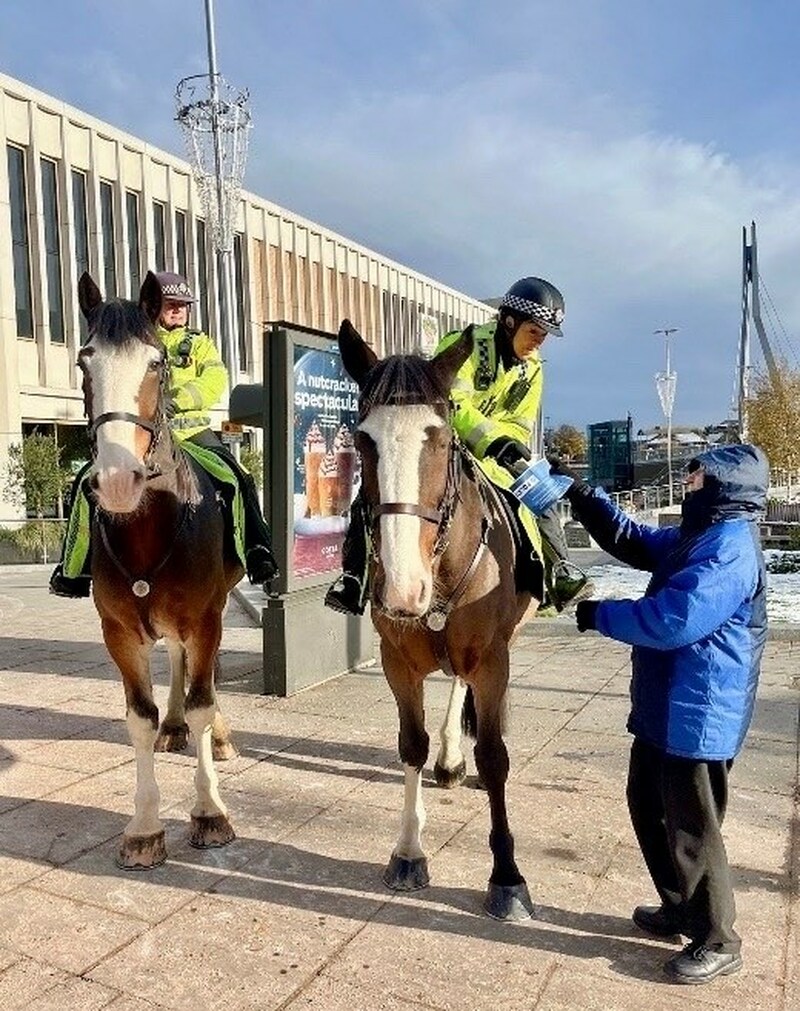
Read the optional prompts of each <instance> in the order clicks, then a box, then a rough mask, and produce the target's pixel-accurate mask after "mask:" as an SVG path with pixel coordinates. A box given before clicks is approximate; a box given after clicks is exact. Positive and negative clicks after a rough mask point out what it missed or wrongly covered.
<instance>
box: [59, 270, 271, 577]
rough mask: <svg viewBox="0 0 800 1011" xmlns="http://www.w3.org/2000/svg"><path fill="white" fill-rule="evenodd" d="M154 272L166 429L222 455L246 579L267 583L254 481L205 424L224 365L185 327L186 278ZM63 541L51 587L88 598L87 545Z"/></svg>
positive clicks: (222, 384) (267, 554)
mask: <svg viewBox="0 0 800 1011" xmlns="http://www.w3.org/2000/svg"><path fill="white" fill-rule="evenodd" d="M156 277H157V278H158V282H159V284H160V285H161V293H162V296H163V302H162V306H161V315H160V317H159V320H158V327H157V333H158V337H159V340H160V341H161V342H162V344H163V345H164V349H165V350H166V353H167V360H168V361H169V365H170V393H169V401H168V403H167V405H166V413H167V417H168V418H169V427H170V430H171V432H172V435H173V437H174V438H175V439H176V440H177V442H178V443H181V442H185V441H190V442H193V443H195V444H196V445H199V446H203V447H205V448H206V449H208V450H210V451H211V452H213V453H214V454H216V455H217V456H219V457H221V458H222V459H223V460H224V461H225V463H226V464H228V466H229V467H230V468H231V470H232V471H233V472H234V474H235V475H236V478H237V480H238V482H239V488H240V490H241V494H242V503H243V505H244V545H245V563H246V566H247V575H248V578H249V579H250V582H251V583H269V582H270V581H271V580H272V579H274V578H275V576H276V574H277V572H278V565H277V562H276V560H275V557H274V555H273V553H272V539H271V536H270V531H269V527H268V526H267V524H266V522H265V521H264V517H263V514H262V512H261V505H260V503H259V501H258V495H257V493H256V486H255V482H254V481H253V478H252V476H251V475H250V474H249V473H248V472H247V471H246V470H244V469H243V468H242V466H241V465H240V464H239V462H238V461H237V460H236V458H235V457H234V456H233V454H232V453H231V452H230V451H229V450H228V449H227V448H226V447H225V446H224V445H223V443H222V442H221V441H220V440H219V439H218V438H217V436H216V435H215V434H214V432H213V431H212V430H211V428H210V425H211V416H210V414H209V411H210V410H211V408H212V407H214V405H215V404H217V403H218V402H219V400H220V398H221V397H222V395H223V394H224V392H225V389H226V387H227V385H228V370H227V369H226V368H225V365H224V364H223V362H222V360H221V358H220V356H219V352H218V351H217V349H216V347H215V346H214V342H213V341H212V340H211V338H210V337H209V336H208V334H205V333H203V332H202V331H200V330H194V329H190V328H189V325H188V324H189V312H190V308H191V306H192V305H193V304H194V302H195V298H194V296H193V294H192V291H191V289H190V288H189V285H188V283H187V281H186V278H184V277H182V276H181V275H180V274H175V273H172V272H168V271H163V272H161V273H158V274H156ZM90 466H91V465H87V466H86V467H84V468H83V470H81V471H80V473H79V474H78V475H77V477H76V479H75V482H74V484H73V488H72V501H73V502H75V501H76V497H77V496H78V495H81V494H85V492H84V491H83V479H84V477H85V475H86V473H87V471H88V470H89V467H90ZM76 514H77V510H75V509H73V510H72V511H71V513H70V524H69V526H70V527H72V525H73V519H74V517H75V516H76ZM64 543H65V548H64V555H63V557H62V559H61V561H60V562H59V564H58V566H57V567H56V569H55V571H54V572H53V575H52V576H51V578H50V592H51V593H55V594H57V595H58V596H61V597H88V596H89V590H90V585H91V575H90V564H89V553H88V544H85V545H81V544H80V540H79V539H78V538H76V536H75V533H74V531H71V530H69V529H68V533H67V537H66V538H65V542H64ZM68 546H69V547H68ZM76 555H77V556H78V557H76Z"/></svg>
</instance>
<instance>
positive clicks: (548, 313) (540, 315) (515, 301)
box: [502, 295, 564, 330]
mask: <svg viewBox="0 0 800 1011" xmlns="http://www.w3.org/2000/svg"><path fill="white" fill-rule="evenodd" d="M502 304H503V305H504V306H505V307H506V308H507V309H514V310H515V312H523V313H525V315H526V316H530V317H531V319H534V320H536V322H537V323H541V324H542V325H543V326H546V327H547V328H548V329H551V328H552V329H553V330H558V328H559V327H560V326H561V323H562V322H563V320H564V310H563V309H550V308H549V307H548V306H546V305H539V303H538V302H529V301H528V299H527V298H520V297H519V296H518V295H506V297H505V298H504V299H503V303H502Z"/></svg>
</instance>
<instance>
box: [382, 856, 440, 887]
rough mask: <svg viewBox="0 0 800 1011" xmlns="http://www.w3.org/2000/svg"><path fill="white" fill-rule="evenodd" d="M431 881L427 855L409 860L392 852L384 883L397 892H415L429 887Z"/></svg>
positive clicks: (384, 873)
mask: <svg viewBox="0 0 800 1011" xmlns="http://www.w3.org/2000/svg"><path fill="white" fill-rule="evenodd" d="M430 881H431V879H430V878H429V877H428V858H427V857H415V859H414V860H408V859H407V858H406V857H400V856H398V855H397V854H396V853H392V859H391V860H390V861H389V866H388V867H387V868H386V870H385V871H384V872H383V883H384V884H385V885H388V887H389V888H391V889H393V890H394V891H396V892H415V891H417V890H418V889H419V888H427V887H428V885H429V884H430Z"/></svg>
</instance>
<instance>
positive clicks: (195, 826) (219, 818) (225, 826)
mask: <svg viewBox="0 0 800 1011" xmlns="http://www.w3.org/2000/svg"><path fill="white" fill-rule="evenodd" d="M235 838H236V833H235V832H234V831H233V826H232V825H231V823H230V822H229V821H228V818H227V815H224V814H215V815H211V816H210V817H209V816H206V815H201V816H199V817H197V816H196V815H192V828H191V832H190V833H189V842H190V843H191V845H192V846H194V847H195V849H198V850H207V849H212V848H213V847H215V846H227V845H228V843H229V842H233V840H234V839H235Z"/></svg>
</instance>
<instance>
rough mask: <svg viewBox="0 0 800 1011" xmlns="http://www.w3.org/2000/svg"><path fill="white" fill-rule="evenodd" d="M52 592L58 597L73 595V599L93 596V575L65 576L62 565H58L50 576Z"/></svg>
mask: <svg viewBox="0 0 800 1011" xmlns="http://www.w3.org/2000/svg"><path fill="white" fill-rule="evenodd" d="M50 592H51V593H54V594H55V595H56V596H57V597H72V598H73V599H79V598H80V597H91V595H92V577H91V576H83V575H81V576H75V577H74V578H70V577H69V576H65V575H64V572H63V569H62V567H61V566H60V565H57V566H56V568H55V571H54V572H53V575H52V576H51V577H50Z"/></svg>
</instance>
